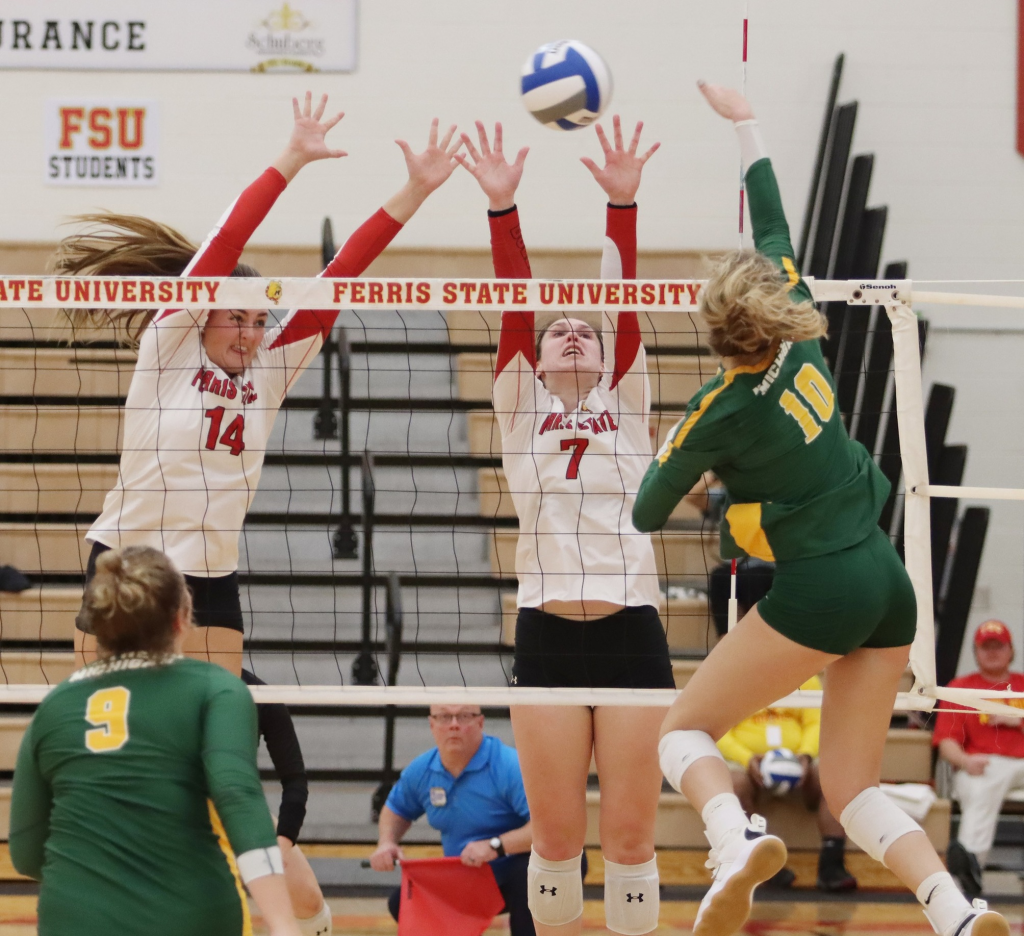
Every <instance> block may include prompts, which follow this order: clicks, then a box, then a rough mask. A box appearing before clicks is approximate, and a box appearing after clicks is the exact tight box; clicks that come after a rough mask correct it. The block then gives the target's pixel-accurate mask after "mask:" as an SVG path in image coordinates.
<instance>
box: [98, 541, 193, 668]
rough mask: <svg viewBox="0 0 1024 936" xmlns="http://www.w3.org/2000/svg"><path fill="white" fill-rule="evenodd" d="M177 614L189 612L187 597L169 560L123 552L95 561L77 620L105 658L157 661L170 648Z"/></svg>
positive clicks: (154, 552) (153, 553)
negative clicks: (136, 655) (137, 656)
mask: <svg viewBox="0 0 1024 936" xmlns="http://www.w3.org/2000/svg"><path fill="white" fill-rule="evenodd" d="M183 608H189V609H190V608H191V596H190V595H189V592H188V586H187V585H186V584H185V577H184V576H183V575H182V574H181V573H180V572H179V571H178V570H177V568H175V566H174V564H173V563H172V562H171V560H170V559H168V558H167V556H165V555H164V554H163V553H162V552H160V550H158V549H153V548H152V547H151V546H126V547H125V548H124V549H112V550H109V551H108V552H104V553H101V554H100V555H99V556H98V557H97V558H96V574H95V576H93V579H92V581H91V582H90V583H89V586H88V588H86V590H85V599H84V601H83V602H82V612H81V616H82V617H83V618H84V621H83V623H84V624H85V625H86V627H87V628H88V630H90V631H91V632H92V633H94V634H95V635H96V640H97V641H98V643H99V645H100V647H101V648H102V649H103V650H105V651H106V652H107V653H109V654H111V655H114V656H117V655H119V654H122V653H131V652H133V651H134V652H144V653H152V654H155V655H163V654H166V653H169V652H170V650H171V647H172V645H173V644H174V622H175V620H176V619H177V617H178V615H179V614H180V612H181V610H182V609H183Z"/></svg>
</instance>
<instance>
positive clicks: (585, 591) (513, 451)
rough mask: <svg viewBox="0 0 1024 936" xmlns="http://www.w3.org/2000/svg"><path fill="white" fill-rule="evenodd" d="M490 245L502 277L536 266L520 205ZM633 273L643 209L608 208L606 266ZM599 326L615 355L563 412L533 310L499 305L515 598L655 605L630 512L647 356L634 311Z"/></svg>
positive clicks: (646, 409) (644, 542)
mask: <svg viewBox="0 0 1024 936" xmlns="http://www.w3.org/2000/svg"><path fill="white" fill-rule="evenodd" d="M491 243H492V253H493V256H494V262H495V270H496V273H497V275H498V276H502V277H508V278H512V277H516V278H526V277H529V276H530V269H529V262H528V260H527V258H526V250H525V247H524V246H523V241H522V235H521V233H520V230H519V222H518V218H517V216H516V214H515V212H510V213H506V214H504V215H499V216H497V217H492V219H491ZM624 274H625V275H624ZM635 275H636V210H635V208H633V209H621V208H611V207H609V209H608V237H607V238H606V242H605V254H604V261H603V263H602V276H604V277H605V278H614V279H621V278H633V277H634V276H635ZM602 324H603V327H602V337H603V340H604V353H605V361H606V363H607V362H610V364H609V365H608V369H607V370H606V372H605V374H604V375H603V377H602V378H601V380H600V382H599V383H598V385H597V387H595V388H594V390H592V391H591V392H590V394H589V395H588V396H587V398H586V399H585V400H583V401H581V403H580V404H579V406H578V407H577V408H576V409H575V410H573V411H572V412H569V413H567V412H565V410H564V407H563V406H562V403H561V401H560V400H559V399H558V398H556V397H555V396H553V395H552V394H551V393H549V392H548V391H547V389H545V387H544V385H543V383H541V381H540V380H539V379H538V378H537V376H536V360H535V356H536V352H535V336H534V316H533V313H532V312H526V313H524V312H506V313H504V314H503V315H502V332H501V338H500V340H499V347H498V359H497V365H496V368H495V378H494V389H493V400H494V411H495V416H496V418H497V421H498V427H499V430H500V432H501V445H502V464H503V466H504V469H505V476H506V478H507V479H508V485H509V490H510V493H511V495H512V501H513V503H514V505H515V508H516V514H517V515H518V517H519V544H518V547H517V550H516V575H517V576H518V579H519V594H518V599H517V604H518V606H519V607H525V608H535V607H540V606H541V605H543V604H544V603H545V602H548V601H555V600H558V601H582V600H595V601H596V600H600V601H608V602H612V603H615V604H620V605H625V606H632V607H636V606H641V605H652V606H653V607H655V608H656V607H658V603H659V599H660V590H659V586H658V575H657V569H656V566H655V563H654V549H653V547H652V545H651V538H650V536H649V535H648V534H646V533H640V532H638V531H637V530H636V528H635V527H634V526H633V522H632V512H633V501H634V500H635V499H636V492H637V491H638V490H639V487H640V482H641V480H642V479H643V476H644V472H645V471H646V470H647V467H648V465H650V462H651V438H650V432H649V428H648V421H649V415H650V399H651V390H650V382H649V380H648V376H647V364H646V354H645V352H644V347H643V344H642V342H641V340H640V327H639V322H638V321H637V316H636V313H635V312H620V313H618V315H617V316H613V315H609V314H605V315H604V316H603V323H602Z"/></svg>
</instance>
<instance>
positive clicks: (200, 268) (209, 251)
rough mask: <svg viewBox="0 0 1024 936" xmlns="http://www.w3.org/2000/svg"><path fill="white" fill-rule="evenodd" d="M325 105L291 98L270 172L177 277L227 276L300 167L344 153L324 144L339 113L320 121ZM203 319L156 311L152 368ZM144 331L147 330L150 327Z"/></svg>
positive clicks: (308, 98) (234, 205)
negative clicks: (286, 133)
mask: <svg viewBox="0 0 1024 936" xmlns="http://www.w3.org/2000/svg"><path fill="white" fill-rule="evenodd" d="M326 106H327V95H326V94H325V95H323V97H321V99H320V103H319V104H318V105H317V107H316V109H315V110H313V109H312V96H311V95H310V94H309V92H307V93H306V97H305V102H304V104H303V106H302V107H300V106H299V102H298V100H297V99H295V98H293V99H292V109H293V125H292V133H291V137H290V138H289V140H288V144H287V145H286V146H285V148H284V149H283V150H282V151H281V154H280V155H279V156H278V157H277V159H275V160H274V162H273V164H272V165H271V166H270V168H268V169H267V170H265V171H264V172H263V174H262V175H260V177H259V178H258V179H256V181H255V182H253V183H252V184H251V185H249V186H248V187H247V188H246V189H245V190H244V191H243V192H242V194H241V195H239V196H238V198H236V199H235V200H234V201H233V202H232V203H231V205H230V206H229V207H228V209H227V211H225V212H224V214H223V215H222V216H221V218H220V220H219V221H218V222H217V224H216V226H215V227H214V228H213V230H212V231H211V232H210V233H209V234H208V235H207V237H206V240H204V241H203V244H202V246H201V247H200V248H199V250H198V251H197V252H196V254H195V256H194V257H193V258H192V260H191V261H190V262H189V264H188V266H187V267H186V268H185V270H184V271H183V273H182V275H183V276H229V275H230V274H231V271H232V270H233V269H234V268H235V267H236V266H237V265H238V260H239V258H240V257H241V256H242V251H243V250H244V249H245V245H246V244H247V243H248V241H249V238H250V237H251V236H252V235H253V232H255V230H256V228H258V227H259V225H260V224H261V222H262V221H263V219H264V218H265V217H266V216H267V214H268V213H269V211H270V209H271V208H272V207H273V206H274V202H276V201H277V198H278V196H279V195H280V194H281V193H282V192H283V191H284V190H285V188H286V187H287V185H288V183H289V182H290V181H291V180H292V179H293V178H295V176H296V175H297V174H298V173H299V171H300V170H301V169H302V168H303V166H305V165H307V164H308V163H311V162H315V161H317V160H319V159H334V158H338V157H341V156H344V155H346V154H345V153H344V152H343V151H342V150H333V149H330V148H328V146H327V143H326V140H325V137H326V134H327V132H328V131H329V130H330V129H331V128H332V127H334V126H335V125H336V124H337V123H338V121H340V120H341V118H342V117H343V116H344V115H343V114H336V115H335V116H333V117H329V118H327V119H326V120H321V118H322V117H323V114H324V110H325V108H326ZM205 320H206V311H202V312H199V311H195V310H192V311H187V310H182V309H160V310H159V311H158V312H157V313H156V315H155V316H154V318H153V324H154V325H155V326H156V328H154V329H152V334H153V335H154V336H155V337H154V338H153V339H151V340H153V341H157V342H158V343H159V347H157V348H155V351H156V353H157V355H158V362H159V364H158V366H159V367H161V368H165V367H167V366H168V363H169V359H170V356H171V355H173V353H174V351H175V350H177V348H178V347H180V346H181V343H182V342H183V340H184V338H185V329H186V328H188V327H191V326H194V325H197V326H200V327H201V326H202V325H203V323H204V322H205ZM146 331H147V332H150V329H147V330H146Z"/></svg>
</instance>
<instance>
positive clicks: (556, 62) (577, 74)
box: [521, 39, 612, 130]
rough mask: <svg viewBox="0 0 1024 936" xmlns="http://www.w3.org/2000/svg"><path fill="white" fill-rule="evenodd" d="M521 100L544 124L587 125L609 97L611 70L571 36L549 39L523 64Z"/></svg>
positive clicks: (567, 127) (576, 127)
mask: <svg viewBox="0 0 1024 936" xmlns="http://www.w3.org/2000/svg"><path fill="white" fill-rule="evenodd" d="M521 88H522V94H523V103H524V104H525V105H526V109H527V110H528V111H529V112H530V113H531V114H533V116H534V117H536V118H537V120H539V121H540V122H541V123H542V124H544V126H545V127H551V129H552V130H579V129H580V127H589V126H590V125H591V124H592V123H593V122H594V121H595V120H597V118H598V117H600V116H601V114H602V113H603V112H604V109H605V108H606V107H607V106H608V104H609V103H610V102H611V99H612V74H611V72H610V71H608V66H607V65H605V63H604V59H602V58H601V56H600V55H598V54H597V53H596V52H595V51H594V50H593V49H591V48H590V46H586V45H584V44H583V43H582V42H576V41H575V40H574V39H563V40H562V41H561V42H549V43H548V44H547V45H542V46H541V47H540V48H539V49H538V50H537V51H536V52H534V53H533V55H531V56H530V57H529V58H528V59H527V60H526V64H525V65H524V66H523V77H522V82H521Z"/></svg>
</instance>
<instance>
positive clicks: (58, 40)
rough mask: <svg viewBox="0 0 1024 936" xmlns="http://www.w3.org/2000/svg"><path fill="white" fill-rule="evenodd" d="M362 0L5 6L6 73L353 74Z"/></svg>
mask: <svg viewBox="0 0 1024 936" xmlns="http://www.w3.org/2000/svg"><path fill="white" fill-rule="evenodd" d="M358 11H359V7H358V0H216V2H214V3H210V2H208V0H174V2H173V3H172V2H170V0H163V2H159V3H157V2H154V0H150V2H148V3H140V2H139V0H46V2H45V3H44V2H40V0H0V68H46V69H107V70H112V71H254V72H270V71H306V72H312V71H320V72H351V71H355V68H356V62H357V32H358V22H359V20H358Z"/></svg>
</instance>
